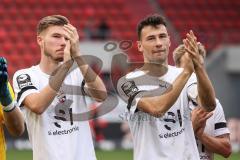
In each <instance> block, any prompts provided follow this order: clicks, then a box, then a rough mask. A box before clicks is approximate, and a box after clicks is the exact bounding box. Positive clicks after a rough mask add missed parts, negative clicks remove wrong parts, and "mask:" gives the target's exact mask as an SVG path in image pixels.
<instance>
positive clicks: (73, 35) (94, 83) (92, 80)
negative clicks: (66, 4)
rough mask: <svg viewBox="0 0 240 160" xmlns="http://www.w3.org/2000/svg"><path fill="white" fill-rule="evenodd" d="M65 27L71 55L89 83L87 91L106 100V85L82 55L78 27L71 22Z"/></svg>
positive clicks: (96, 98)
mask: <svg viewBox="0 0 240 160" xmlns="http://www.w3.org/2000/svg"><path fill="white" fill-rule="evenodd" d="M64 29H65V30H66V31H67V32H68V33H69V39H70V42H71V49H70V50H71V56H72V58H73V59H74V60H75V61H76V62H77V65H78V67H79V69H80V71H81V72H82V75H83V76H84V80H85V83H86V85H87V88H86V89H87V90H86V92H87V93H88V94H89V95H90V96H91V97H93V98H94V99H95V100H97V101H104V100H105V99H106V98H107V91H106V87H105V85H104V83H103V81H102V80H101V78H100V77H99V76H98V75H97V74H96V73H95V72H94V71H93V70H92V69H91V67H89V65H88V64H87V63H86V62H85V61H84V59H83V58H82V57H81V53H80V49H79V48H80V47H79V36H78V32H77V29H76V28H75V27H74V26H72V25H71V24H68V25H64Z"/></svg>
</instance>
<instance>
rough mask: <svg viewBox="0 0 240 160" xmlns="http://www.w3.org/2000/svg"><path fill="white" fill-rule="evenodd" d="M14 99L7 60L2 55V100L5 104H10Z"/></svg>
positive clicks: (0, 66)
mask: <svg viewBox="0 0 240 160" xmlns="http://www.w3.org/2000/svg"><path fill="white" fill-rule="evenodd" d="M12 101H13V98H12V97H11V93H10V90H9V88H8V71H7V60H6V59H5V58H3V57H0V102H1V104H2V105H3V106H8V105H9V104H11V103H12Z"/></svg>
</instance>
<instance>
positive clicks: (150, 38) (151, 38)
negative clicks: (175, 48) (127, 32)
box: [147, 37, 155, 40]
mask: <svg viewBox="0 0 240 160" xmlns="http://www.w3.org/2000/svg"><path fill="white" fill-rule="evenodd" d="M154 39H155V38H154V37H148V38H147V40H154Z"/></svg>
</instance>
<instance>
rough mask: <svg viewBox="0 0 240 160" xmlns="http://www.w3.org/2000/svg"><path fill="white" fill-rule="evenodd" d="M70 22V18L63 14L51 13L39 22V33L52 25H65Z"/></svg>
mask: <svg viewBox="0 0 240 160" xmlns="http://www.w3.org/2000/svg"><path fill="white" fill-rule="evenodd" d="M68 23H69V20H68V19H67V18H66V17H64V16H62V15H51V16H47V17H43V18H42V19H41V20H40V21H39V23H38V26H37V35H39V34H40V33H41V32H42V31H44V30H46V29H47V28H48V27H50V26H63V25H65V24H68Z"/></svg>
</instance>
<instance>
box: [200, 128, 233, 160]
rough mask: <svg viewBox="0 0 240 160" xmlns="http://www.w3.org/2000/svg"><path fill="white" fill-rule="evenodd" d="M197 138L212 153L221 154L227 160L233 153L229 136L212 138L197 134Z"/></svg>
mask: <svg viewBox="0 0 240 160" xmlns="http://www.w3.org/2000/svg"><path fill="white" fill-rule="evenodd" d="M197 138H198V139H199V140H200V141H201V142H202V144H203V145H204V146H205V147H206V149H207V150H208V151H210V152H213V153H217V154H220V155H222V156H223V157H225V158H228V157H229V156H230V155H231V153H232V149H231V145H230V138H229V134H224V135H221V136H218V137H212V136H209V135H207V134H205V133H203V134H202V135H198V134H197Z"/></svg>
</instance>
